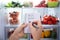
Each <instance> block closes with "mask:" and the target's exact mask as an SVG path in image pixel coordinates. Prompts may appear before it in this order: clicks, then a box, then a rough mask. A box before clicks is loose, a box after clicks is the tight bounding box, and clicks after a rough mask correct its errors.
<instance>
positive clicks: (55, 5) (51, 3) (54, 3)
mask: <svg viewBox="0 0 60 40" xmlns="http://www.w3.org/2000/svg"><path fill="white" fill-rule="evenodd" d="M57 6H58V2H48V7H57Z"/></svg>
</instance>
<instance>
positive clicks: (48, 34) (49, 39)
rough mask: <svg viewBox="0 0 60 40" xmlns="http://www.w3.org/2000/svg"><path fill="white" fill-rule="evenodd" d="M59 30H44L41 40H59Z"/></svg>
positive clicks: (31, 38) (31, 37)
mask: <svg viewBox="0 0 60 40" xmlns="http://www.w3.org/2000/svg"><path fill="white" fill-rule="evenodd" d="M57 34H58V33H57V29H56V28H49V29H46V28H45V29H44V30H43V31H42V35H41V38H40V40H57ZM30 40H33V36H32V35H30Z"/></svg>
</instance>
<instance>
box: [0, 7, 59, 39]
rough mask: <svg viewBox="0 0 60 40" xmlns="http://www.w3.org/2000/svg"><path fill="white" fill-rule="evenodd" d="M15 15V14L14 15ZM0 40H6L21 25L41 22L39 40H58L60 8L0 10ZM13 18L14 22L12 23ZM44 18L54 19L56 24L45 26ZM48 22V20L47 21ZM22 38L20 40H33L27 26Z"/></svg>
mask: <svg viewBox="0 0 60 40" xmlns="http://www.w3.org/2000/svg"><path fill="white" fill-rule="evenodd" d="M14 13H17V14H14ZM0 14H1V15H0V32H1V33H0V36H1V37H0V40H8V39H9V37H10V36H11V34H13V32H14V30H15V29H16V28H17V27H19V26H20V25H21V24H23V23H29V22H30V21H31V22H33V21H34V20H41V21H42V20H43V21H42V27H43V28H44V29H43V31H42V37H41V40H60V7H55V8H50V7H48V8H47V7H25V8H17V7H16V8H5V7H4V8H0ZM13 14H14V15H13ZM13 16H15V17H14V18H15V19H14V21H12V19H13ZM45 16H50V17H54V18H55V17H56V18H57V19H58V22H57V23H56V24H52V23H51V22H49V23H47V24H46V21H44V17H45ZM47 20H48V19H47ZM24 33H25V35H24V37H23V38H20V40H33V37H32V35H31V33H30V28H29V25H28V27H26V28H25V29H24Z"/></svg>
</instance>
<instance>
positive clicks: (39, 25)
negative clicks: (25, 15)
mask: <svg viewBox="0 0 60 40" xmlns="http://www.w3.org/2000/svg"><path fill="white" fill-rule="evenodd" d="M38 27H40V28H41V27H42V24H41V20H38Z"/></svg>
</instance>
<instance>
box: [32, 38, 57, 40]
mask: <svg viewBox="0 0 60 40" xmlns="http://www.w3.org/2000/svg"><path fill="white" fill-rule="evenodd" d="M31 40H33V39H31ZM41 40H57V39H52V38H42V39H41Z"/></svg>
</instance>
